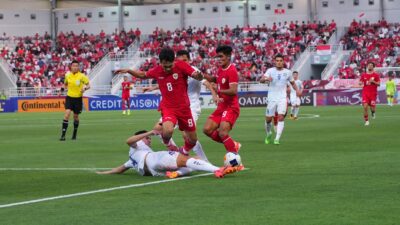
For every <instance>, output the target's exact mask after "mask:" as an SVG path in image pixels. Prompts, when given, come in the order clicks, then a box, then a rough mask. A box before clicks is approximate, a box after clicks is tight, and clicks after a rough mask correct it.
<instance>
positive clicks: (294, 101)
mask: <svg viewBox="0 0 400 225" xmlns="http://www.w3.org/2000/svg"><path fill="white" fill-rule="evenodd" d="M290 104H291V105H292V106H295V105H296V106H300V104H301V101H300V98H299V97H297V96H296V95H290Z"/></svg>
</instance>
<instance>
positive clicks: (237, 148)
mask: <svg viewBox="0 0 400 225" xmlns="http://www.w3.org/2000/svg"><path fill="white" fill-rule="evenodd" d="M241 147H242V144H240V142H237V141H235V150H236V152H239V150H240V148H241Z"/></svg>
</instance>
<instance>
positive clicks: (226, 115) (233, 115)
mask: <svg viewBox="0 0 400 225" xmlns="http://www.w3.org/2000/svg"><path fill="white" fill-rule="evenodd" d="M239 115H240V110H239V109H235V108H230V107H217V109H216V110H215V111H214V112H213V113H212V114H211V115H210V116H209V117H208V118H209V119H211V120H212V121H214V122H216V123H217V124H221V122H228V123H230V124H231V126H232V127H233V126H234V125H235V123H236V120H237V118H238V117H239Z"/></svg>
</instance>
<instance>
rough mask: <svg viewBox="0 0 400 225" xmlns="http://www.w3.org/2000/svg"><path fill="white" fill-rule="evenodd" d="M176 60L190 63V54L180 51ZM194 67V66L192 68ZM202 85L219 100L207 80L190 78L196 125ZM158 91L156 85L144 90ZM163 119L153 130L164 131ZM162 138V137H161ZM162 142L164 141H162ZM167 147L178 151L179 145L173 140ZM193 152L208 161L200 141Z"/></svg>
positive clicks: (191, 102)
mask: <svg viewBox="0 0 400 225" xmlns="http://www.w3.org/2000/svg"><path fill="white" fill-rule="evenodd" d="M176 58H177V59H178V60H182V61H185V62H187V63H189V62H190V54H189V52H188V51H186V50H180V51H178V52H177V53H176ZM192 67H193V66H192ZM193 68H194V69H195V70H199V69H198V68H196V67H193ZM201 85H204V86H206V87H207V88H208V89H209V90H210V91H211V94H212V96H213V99H214V100H215V99H218V95H217V93H216V92H215V90H214V88H212V86H211V84H210V83H209V82H208V81H207V80H202V81H199V80H196V79H193V78H191V77H189V78H188V96H189V101H190V109H191V112H192V117H193V120H194V121H195V123H196V122H197V120H198V119H199V117H200V114H201V103H200V92H201ZM156 89H158V85H155V86H153V87H150V88H144V89H143V92H146V91H153V90H156ZM161 121H162V120H161V118H160V120H159V121H158V122H157V123H156V124H155V125H154V127H153V129H154V130H156V131H161V130H162V123H161ZM182 135H183V138H184V139H185V138H186V137H185V133H184V132H182ZM160 138H161V136H160ZM161 141H162V139H161ZM167 147H168V148H169V149H170V150H176V148H177V145H176V144H175V142H174V140H173V139H172V138H171V140H170V143H169V144H168V145H167ZM193 152H194V153H195V154H196V155H198V156H199V157H200V158H201V159H203V160H206V161H208V159H207V156H206V154H205V153H204V151H203V147H202V145H201V144H200V142H199V141H197V142H196V145H195V146H194V147H193Z"/></svg>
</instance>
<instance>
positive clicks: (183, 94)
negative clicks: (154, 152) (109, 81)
mask: <svg viewBox="0 0 400 225" xmlns="http://www.w3.org/2000/svg"><path fill="white" fill-rule="evenodd" d="M159 60H160V64H161V65H159V66H156V67H154V68H153V69H151V70H149V71H147V72H143V71H137V70H130V69H121V70H117V71H116V74H120V73H129V74H130V75H132V76H134V77H137V78H140V79H150V78H153V79H156V80H157V83H158V85H159V88H160V92H161V96H162V99H161V103H160V107H159V110H160V111H161V115H162V138H163V142H164V144H165V145H169V144H170V140H171V138H172V134H173V132H174V127H175V125H176V124H178V126H179V129H180V130H182V131H184V132H185V136H186V137H187V138H186V139H185V145H184V146H183V147H182V148H179V152H181V153H182V154H184V155H188V154H189V151H190V150H191V149H192V148H193V147H194V146H195V145H196V143H197V134H196V124H195V122H194V120H193V117H192V113H191V110H190V104H189V98H188V94H187V89H188V82H187V80H188V77H192V78H194V79H197V80H202V79H203V75H202V74H201V72H199V71H196V70H195V69H193V68H192V67H191V66H190V65H189V64H188V63H186V62H184V61H181V60H176V61H175V53H174V51H173V50H172V49H169V48H164V49H162V50H161V52H160V54H159Z"/></svg>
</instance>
